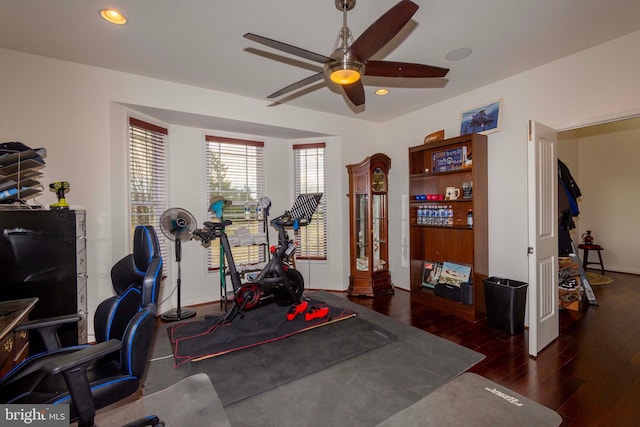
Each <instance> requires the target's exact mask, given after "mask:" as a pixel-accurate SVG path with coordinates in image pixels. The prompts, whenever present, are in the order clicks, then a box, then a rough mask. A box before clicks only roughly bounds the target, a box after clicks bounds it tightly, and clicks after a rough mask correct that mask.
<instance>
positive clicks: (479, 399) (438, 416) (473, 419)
mask: <svg viewBox="0 0 640 427" xmlns="http://www.w3.org/2000/svg"><path fill="white" fill-rule="evenodd" d="M561 423H562V418H561V417H560V415H558V414H557V413H556V412H554V411H552V410H551V409H549V408H546V407H544V406H542V405H540V404H539V403H537V402H534V401H532V400H530V399H528V398H526V397H524V396H522V395H520V394H518V393H516V392H514V391H511V390H509V389H507V388H505V387H502V386H501V385H499V384H496V383H494V382H492V381H490V380H488V379H486V378H483V377H481V376H479V375H476V374H472V373H470V372H467V373H465V374H462V375H461V376H459V377H458V378H456V379H454V380H453V381H451V382H450V383H448V384H446V385H445V386H443V387H440V388H439V389H438V390H436V391H434V392H433V393H431V394H430V395H428V396H427V397H425V398H424V399H422V400H420V401H419V402H417V403H415V404H414V405H412V406H410V407H408V408H407V409H404V410H402V411H400V412H398V413H397V414H395V415H394V416H392V417H391V418H388V419H387V420H385V421H383V422H382V423H380V424H378V426H377V427H406V426H418V425H420V426H438V427H440V426H465V425H473V426H474V427H496V426H519V427H552V426H554V427H555V426H559V425H560V424H561Z"/></svg>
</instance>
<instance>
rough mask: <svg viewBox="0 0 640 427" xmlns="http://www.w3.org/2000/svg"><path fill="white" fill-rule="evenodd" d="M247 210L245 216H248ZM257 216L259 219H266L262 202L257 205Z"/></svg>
mask: <svg viewBox="0 0 640 427" xmlns="http://www.w3.org/2000/svg"><path fill="white" fill-rule="evenodd" d="M246 215H247V214H246V212H245V216H246ZM256 218H257V219H258V221H262V220H264V211H263V210H262V203H260V202H258V204H257V205H256Z"/></svg>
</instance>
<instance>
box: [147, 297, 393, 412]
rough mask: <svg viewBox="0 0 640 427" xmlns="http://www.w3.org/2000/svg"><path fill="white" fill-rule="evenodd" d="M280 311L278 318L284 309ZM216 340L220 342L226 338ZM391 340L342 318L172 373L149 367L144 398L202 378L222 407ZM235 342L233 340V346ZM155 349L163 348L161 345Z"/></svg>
mask: <svg viewBox="0 0 640 427" xmlns="http://www.w3.org/2000/svg"><path fill="white" fill-rule="evenodd" d="M272 305H273V304H272ZM268 308H269V307H264V308H262V309H259V310H266V309H268ZM256 311H258V310H256ZM267 311H268V310H267ZM281 311H282V316H283V317H284V316H285V314H286V308H283V310H281ZM247 319H251V317H249V316H247V318H246V319H243V321H250V320H247ZM195 323H197V322H195ZM303 323H305V322H304V320H303ZM236 329H237V328H236ZM223 332H225V331H223ZM255 334H256V333H254V335H255ZM214 335H215V333H214ZM221 336H222V337H223V338H224V337H225V336H226V335H224V334H221ZM259 336H261V335H260V334H259ZM159 338H160V340H163V341H164V340H169V338H168V336H167V335H166V334H165V335H164V338H162V332H160V337H159ZM211 339H212V340H213V339H214V337H211ZM227 339H229V338H227ZM395 339H396V337H395V335H394V334H392V333H391V332H389V331H387V330H385V329H384V328H381V327H380V326H377V325H375V324H373V323H371V322H368V321H366V320H364V319H360V318H359V317H357V316H356V317H349V318H343V319H341V320H339V321H334V322H326V323H323V324H322V325H316V327H314V328H313V329H309V330H307V331H304V332H300V333H297V334H294V335H291V336H288V337H287V338H284V339H280V340H276V341H272V342H268V343H265V344H261V345H257V346H250V347H247V348H244V349H242V350H236V351H234V352H229V353H226V354H221V355H218V356H216V357H211V358H206V359H202V360H199V361H187V362H186V363H184V364H182V365H180V366H178V367H176V368H174V365H173V362H172V361H170V359H161V360H158V361H154V362H152V363H151V366H150V368H149V371H148V373H147V381H146V383H145V386H144V392H145V393H150V392H154V391H157V390H161V389H163V388H166V387H168V386H169V385H171V384H173V383H174V382H176V381H178V380H179V379H180V378H184V377H185V376H187V375H192V374H195V373H206V374H207V375H208V376H209V377H210V379H211V382H212V383H213V385H214V387H215V389H216V391H217V392H218V394H219V395H220V400H221V401H222V404H223V405H224V406H228V405H231V404H232V403H235V402H238V401H240V400H243V399H246V398H248V397H251V396H254V395H256V394H260V393H264V392H265V391H267V390H270V389H272V388H275V387H278V386H280V385H283V384H286V383H288V382H290V381H293V380H295V379H297V378H301V377H304V376H306V375H309V374H312V373H314V372H317V371H320V370H323V369H326V368H328V367H329V366H331V365H334V364H336V363H340V362H342V361H344V360H347V359H349V358H352V357H356V356H358V355H361V354H363V353H366V352H367V351H371V350H373V349H375V348H378V347H380V346H382V345H385V344H388V343H390V342H392V341H394V340H395ZM156 341H157V340H156ZM236 341H238V339H234V340H233V342H236ZM222 344H224V342H223V343H222ZM160 347H161V348H166V347H165V346H164V345H163V344H162V343H160ZM154 353H155V354H157V353H158V352H157V351H154Z"/></svg>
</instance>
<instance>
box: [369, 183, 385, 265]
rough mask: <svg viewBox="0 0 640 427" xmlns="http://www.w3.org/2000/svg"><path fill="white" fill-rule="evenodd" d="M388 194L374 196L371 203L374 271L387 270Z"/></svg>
mask: <svg viewBox="0 0 640 427" xmlns="http://www.w3.org/2000/svg"><path fill="white" fill-rule="evenodd" d="M385 199H386V194H374V195H373V199H372V203H371V222H372V224H371V225H372V227H371V228H372V230H371V231H372V239H373V242H372V243H373V248H372V249H373V251H372V253H373V271H381V270H386V269H387V253H388V250H387V239H386V236H387V230H386V228H387V220H386V218H385V211H386V209H385V205H384V204H385Z"/></svg>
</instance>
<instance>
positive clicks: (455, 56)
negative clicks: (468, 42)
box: [446, 47, 472, 61]
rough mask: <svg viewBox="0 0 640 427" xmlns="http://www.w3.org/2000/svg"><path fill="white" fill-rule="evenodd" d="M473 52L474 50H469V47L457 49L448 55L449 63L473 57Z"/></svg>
mask: <svg viewBox="0 0 640 427" xmlns="http://www.w3.org/2000/svg"><path fill="white" fill-rule="evenodd" d="M471 52H472V50H471V49H469V48H468V47H461V48H460V49H455V50H452V51H451V52H449V53H447V55H446V58H447V59H448V60H449V61H459V60H461V59H464V58H466V57H467V56H469V55H471Z"/></svg>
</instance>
